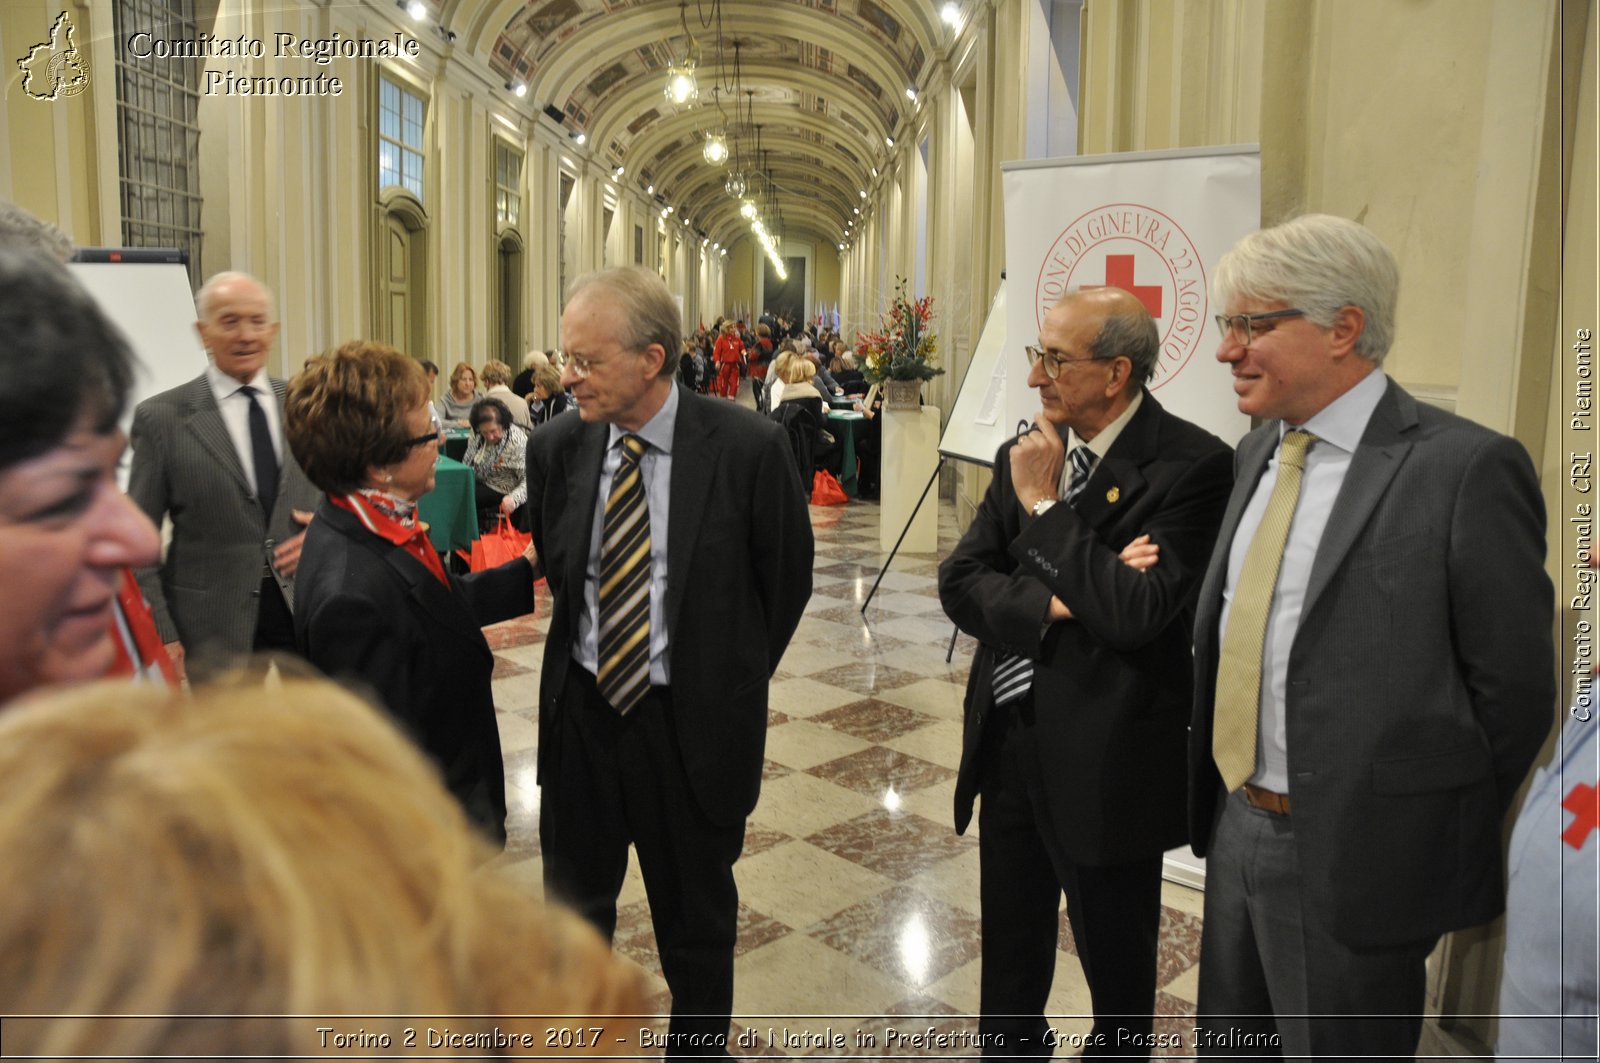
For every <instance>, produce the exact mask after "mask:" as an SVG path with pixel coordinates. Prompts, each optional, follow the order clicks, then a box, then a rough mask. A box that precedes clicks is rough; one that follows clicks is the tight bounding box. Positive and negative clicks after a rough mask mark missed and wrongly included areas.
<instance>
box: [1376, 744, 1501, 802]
mask: <svg viewBox="0 0 1600 1063" xmlns="http://www.w3.org/2000/svg"><path fill="white" fill-rule="evenodd" d="M1492 775H1493V768H1492V765H1491V764H1490V763H1489V753H1488V751H1487V750H1484V749H1477V748H1471V747H1469V748H1465V749H1454V750H1450V751H1449V752H1446V753H1432V754H1429V755H1428V756H1425V757H1402V758H1400V759H1397V760H1380V761H1377V762H1376V763H1374V764H1373V765H1372V791H1373V793H1379V794H1426V793H1433V792H1435V791H1439V790H1456V789H1459V788H1461V787H1464V786H1471V785H1472V784H1473V783H1477V782H1482V781H1483V780H1484V779H1487V778H1490V777H1491V776H1492Z"/></svg>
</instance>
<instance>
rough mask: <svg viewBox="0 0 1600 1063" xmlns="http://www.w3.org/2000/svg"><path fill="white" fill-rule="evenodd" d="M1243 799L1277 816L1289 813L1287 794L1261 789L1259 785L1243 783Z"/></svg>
mask: <svg viewBox="0 0 1600 1063" xmlns="http://www.w3.org/2000/svg"><path fill="white" fill-rule="evenodd" d="M1244 799H1245V800H1246V801H1248V802H1250V804H1251V805H1253V806H1255V807H1256V808H1259V809H1263V810H1265V811H1267V812H1271V813H1273V814H1275V815H1279V816H1287V815H1288V814H1289V795H1288V794H1280V793H1274V792H1273V791H1271V790H1263V789H1262V788H1261V787H1259V786H1252V785H1251V784H1249V783H1245V784H1244Z"/></svg>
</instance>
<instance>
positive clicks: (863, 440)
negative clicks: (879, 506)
mask: <svg viewBox="0 0 1600 1063" xmlns="http://www.w3.org/2000/svg"><path fill="white" fill-rule="evenodd" d="M867 394H868V395H869V396H871V399H872V401H871V402H870V403H869V402H866V401H862V402H860V403H857V404H856V409H857V411H859V412H860V413H861V415H862V416H863V417H865V418H866V419H867V420H866V423H865V424H863V425H862V426H861V432H860V434H858V435H857V436H856V463H857V472H856V493H857V497H859V498H864V499H867V500H868V501H871V500H872V499H875V498H877V497H878V491H879V490H880V485H879V470H880V468H881V467H882V460H883V458H882V455H883V388H881V387H880V388H878V389H877V390H875V391H871V390H869V391H868V392H867Z"/></svg>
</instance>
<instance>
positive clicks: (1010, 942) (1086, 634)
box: [939, 288, 1230, 1056]
mask: <svg viewBox="0 0 1600 1063" xmlns="http://www.w3.org/2000/svg"><path fill="white" fill-rule="evenodd" d="M1159 350H1160V337H1159V334H1158V333H1157V331H1156V325H1155V322H1154V321H1153V320H1152V319H1151V317H1150V315H1149V313H1148V312H1147V311H1146V310H1145V308H1144V306H1143V305H1142V304H1141V303H1140V302H1139V300H1137V299H1135V298H1134V297H1133V296H1132V295H1129V294H1128V293H1127V292H1124V291H1121V290H1119V289H1115V288H1100V289H1094V290H1090V291H1083V292H1078V293H1074V294H1072V295H1069V296H1067V297H1066V298H1064V299H1062V300H1061V301H1060V302H1059V303H1057V304H1056V306H1055V307H1054V308H1052V309H1051V311H1050V313H1049V314H1048V315H1047V316H1046V318H1045V321H1044V325H1043V327H1042V328H1041V329H1040V331H1039V346H1038V347H1029V348H1028V359H1029V362H1030V363H1031V365H1032V369H1031V370H1030V373H1029V377H1028V383H1029V385H1030V386H1032V387H1034V388H1037V389H1038V391H1039V399H1040V402H1041V404H1042V406H1043V410H1042V411H1041V412H1040V414H1039V418H1038V421H1037V423H1036V424H1035V426H1034V427H1033V428H1031V429H1030V430H1029V431H1027V432H1026V433H1024V434H1023V435H1021V436H1019V437H1018V438H1017V439H1015V440H1013V441H1011V442H1009V443H1007V444H1006V445H1005V446H1003V447H1001V449H1000V452H999V454H998V455H997V456H996V457H995V466H994V467H995V477H994V480H993V482H992V483H991V484H990V487H989V490H988V493H987V494H986V495H985V496H984V500H983V504H982V506H981V507H980V508H979V510H978V514H977V516H976V517H975V518H974V520H973V523H972V527H971V528H969V529H968V530H967V534H966V535H965V536H964V537H963V538H962V540H961V543H960V545H958V546H957V547H956V549H955V552H954V553H952V554H951V555H950V557H949V558H947V559H946V560H945V562H944V564H943V565H942V566H941V567H940V570H939V596H940V600H941V601H942V602H943V603H944V607H945V611H946V612H947V613H949V615H950V616H951V618H952V619H954V620H955V622H956V623H957V624H958V625H960V627H961V629H962V630H964V631H966V632H968V633H969V634H972V635H974V636H976V637H977V638H978V639H979V641H980V643H981V645H980V647H979V650H978V655H977V658H976V659H975V660H974V662H973V667H972V675H971V678H970V679H969V681H968V684H967V698H966V730H965V737H964V741H963V744H962V752H961V768H960V774H959V776H958V777H957V780H956V800H955V813H956V829H957V831H964V830H965V829H966V827H967V824H968V822H969V821H970V820H971V818H972V800H973V797H974V796H975V795H979V794H981V795H982V798H983V800H982V804H981V809H980V812H979V827H980V830H979V860H980V865H981V889H982V926H983V971H982V979H981V1004H982V1018H981V1020H980V1023H979V1029H980V1032H983V1033H985V1034H988V1035H990V1037H989V1038H988V1039H986V1044H985V1046H984V1051H985V1054H986V1055H991V1056H1029V1055H1043V1056H1048V1055H1050V1053H1051V1044H1050V1043H1049V1041H1048V1038H1047V1027H1046V1024H1045V1021H1044V1017H1043V1015H1044V1007H1045V1001H1046V999H1047V998H1048V996H1049V992H1050V983H1051V978H1052V976H1053V974H1054V970H1055V954H1056V935H1057V926H1058V922H1057V914H1056V913H1057V909H1058V907H1059V905H1060V899H1061V895H1062V893H1063V892H1065V894H1066V900H1067V915H1068V918H1069V919H1070V920H1071V923H1072V935H1073V939H1074V941H1075V942H1076V946H1077V953H1078V958H1079V960H1080V961H1081V962H1082V964H1083V969H1084V976H1085V978H1086V979H1087V981H1088V984H1089V991H1090V995H1091V997H1092V999H1093V1002H1094V1013H1095V1023H1094V1029H1093V1031H1092V1033H1091V1037H1090V1043H1089V1044H1088V1045H1087V1046H1086V1050H1085V1053H1084V1054H1085V1055H1091V1056H1093V1055H1106V1054H1118V1055H1125V1054H1131V1055H1135V1056H1139V1055H1147V1054H1148V1052H1149V1048H1150V1044H1151V1027H1152V1022H1151V1013H1152V1011H1153V1010H1154V1007H1155V991H1156V934H1157V927H1158V924H1159V920H1160V912H1161V859H1162V854H1163V853H1164V852H1165V851H1166V850H1168V849H1170V848H1172V847H1173V846H1176V845H1180V844H1182V843H1183V841H1184V839H1185V831H1184V817H1183V782H1182V779H1183V758H1184V730H1185V727H1184V719H1185V715H1186V713H1187V712H1188V706H1189V704H1190V701H1191V688H1190V682H1191V678H1192V677H1191V668H1192V664H1191V659H1190V656H1189V638H1190V622H1191V619H1192V609H1193V600H1194V591H1195V589H1196V587H1197V586H1198V585H1199V581H1200V573H1201V572H1202V571H1203V569H1204V566H1205V559H1206V558H1207V557H1208V556H1209V555H1210V551H1211V545H1212V541H1213V540H1214V538H1215V536H1216V531H1217V524H1218V521H1220V520H1221V517H1222V507H1223V503H1224V502H1225V501H1226V499H1227V496H1228V487H1229V483H1230V480H1229V472H1228V467H1229V450H1228V447H1227V445H1226V444H1224V443H1223V442H1222V441H1221V440H1219V439H1217V438H1216V437H1215V436H1213V435H1211V434H1209V433H1207V432H1204V431H1202V430H1201V429H1199V428H1197V427H1195V426H1194V425H1192V424H1189V423H1188V422H1186V421H1183V420H1180V419H1179V418H1177V417H1174V416H1172V415H1171V414H1169V413H1167V412H1166V411H1165V410H1163V409H1162V408H1161V405H1160V403H1158V402H1157V401H1156V399H1155V397H1154V396H1152V395H1151V394H1150V393H1149V392H1148V391H1146V390H1145V382H1146V381H1147V380H1148V379H1149V377H1150V374H1151V372H1152V370H1153V369H1154V368H1155V364H1156V358H1157V356H1158V354H1159ZM1069 448H1070V451H1071V457H1070V461H1069V460H1068V450H1069ZM1125 547H1127V548H1128V549H1127V550H1126V551H1124V557H1125V558H1126V561H1127V562H1128V563H1124V557H1119V551H1123V550H1124V548H1125ZM1154 557H1158V558H1159V560H1158V561H1157V563H1155V564H1154V566H1153V567H1150V566H1149V562H1150V560H1152V558H1154ZM1141 569H1142V570H1141Z"/></svg>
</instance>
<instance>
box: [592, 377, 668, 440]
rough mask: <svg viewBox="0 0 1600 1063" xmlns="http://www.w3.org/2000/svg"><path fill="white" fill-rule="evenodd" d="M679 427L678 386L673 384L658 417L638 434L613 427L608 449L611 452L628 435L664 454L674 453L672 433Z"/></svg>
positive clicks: (607, 437) (646, 423)
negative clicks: (636, 437)
mask: <svg viewBox="0 0 1600 1063" xmlns="http://www.w3.org/2000/svg"><path fill="white" fill-rule="evenodd" d="M677 426H678V385H677V384H673V385H672V387H671V388H670V389H669V390H668V391H667V400H666V401H665V402H663V403H662V404H661V409H659V410H657V411H656V415H655V416H654V417H652V418H650V419H649V420H648V421H646V422H645V423H644V425H643V426H642V427H641V428H640V429H639V430H638V431H637V432H627V431H624V430H623V429H621V428H618V427H617V426H616V425H612V426H611V432H610V434H609V435H607V436H606V449H607V450H610V449H611V448H612V447H614V446H616V445H617V441H618V440H620V439H621V438H622V437H623V436H626V435H635V436H638V437H639V438H640V439H642V440H644V441H645V442H646V443H648V444H650V446H651V447H653V448H654V449H656V450H659V451H661V452H662V453H663V454H671V453H672V432H673V430H674V429H675V428H677Z"/></svg>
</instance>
